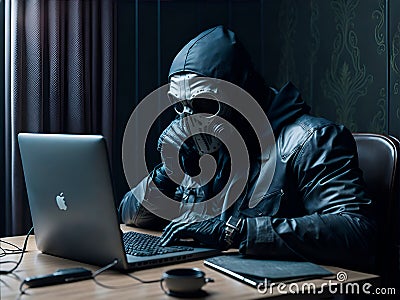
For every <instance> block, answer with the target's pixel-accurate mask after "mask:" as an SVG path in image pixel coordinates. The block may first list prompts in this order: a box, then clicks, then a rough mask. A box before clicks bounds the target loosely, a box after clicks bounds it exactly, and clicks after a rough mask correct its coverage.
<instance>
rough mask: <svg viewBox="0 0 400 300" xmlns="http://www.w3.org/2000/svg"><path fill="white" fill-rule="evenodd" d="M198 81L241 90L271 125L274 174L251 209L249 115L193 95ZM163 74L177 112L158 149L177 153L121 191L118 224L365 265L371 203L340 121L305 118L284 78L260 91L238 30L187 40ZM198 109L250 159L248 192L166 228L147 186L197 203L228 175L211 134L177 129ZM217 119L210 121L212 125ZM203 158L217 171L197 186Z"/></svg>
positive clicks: (281, 255) (257, 252)
mask: <svg viewBox="0 0 400 300" xmlns="http://www.w3.org/2000/svg"><path fill="white" fill-rule="evenodd" d="M205 77H210V78H216V79H221V80H224V81H228V82H231V83H232V84H235V85H237V86H239V87H240V88H242V89H244V90H245V91H247V92H248V93H249V94H250V95H251V96H252V97H253V98H254V99H255V100H256V101H257V102H258V103H259V105H260V106H261V109H262V110H263V111H264V112H265V114H266V115H267V116H268V119H269V122H270V124H271V126H272V130H273V135H274V136H275V140H276V152H275V153H276V168H275V173H274V177H273V179H272V182H271V184H270V186H269V188H267V189H266V190H265V191H263V193H264V196H263V197H262V198H261V201H260V202H259V203H257V205H255V206H253V207H251V206H249V205H248V202H249V199H250V197H251V193H252V191H254V183H255V182H256V180H255V178H257V176H260V174H261V173H260V162H259V158H260V152H261V151H260V146H259V145H258V144H257V137H256V136H255V135H254V132H253V131H252V130H251V126H250V124H249V122H248V121H249V120H246V119H245V118H243V116H241V115H240V113H238V112H237V111H236V110H235V109H232V108H230V107H229V106H228V105H225V104H224V103H219V102H218V101H216V100H215V101H214V100H212V99H203V98H201V97H200V98H199V97H197V96H196V95H195V91H196V90H197V91H198V90H206V89H207V88H209V87H207V82H206V81H204V82H205V86H201V85H202V78H205ZM196 79H198V80H197V81H196ZM169 80H170V91H169V95H170V96H171V97H172V98H174V99H173V100H172V101H174V103H176V105H175V110H176V112H177V114H178V116H177V118H176V119H175V120H174V121H173V122H172V123H171V124H170V125H169V126H168V127H167V128H166V129H165V131H164V132H163V133H162V134H161V136H160V139H159V144H158V146H159V150H160V149H163V147H164V149H168V148H170V149H175V150H176V149H179V161H175V162H174V161H171V160H170V157H168V159H167V160H164V163H163V164H161V165H160V166H158V167H156V168H155V169H154V170H153V172H152V173H151V174H150V175H149V178H150V179H151V180H147V181H143V182H142V183H141V184H139V185H138V186H137V187H135V188H134V189H133V190H132V191H130V192H128V193H127V194H126V195H125V197H124V198H123V200H122V202H121V204H120V207H119V213H120V217H121V220H122V221H123V222H124V223H126V224H129V225H134V226H138V227H153V228H154V227H164V226H166V227H165V229H164V233H163V236H162V241H163V243H164V245H168V244H171V243H173V242H175V241H177V240H179V239H181V238H193V239H194V240H197V241H199V242H201V243H203V244H206V245H208V246H211V247H216V248H220V249H228V248H231V247H238V248H239V251H240V252H241V253H243V254H246V255H254V256H260V257H264V258H269V259H306V260H309V261H314V262H318V263H327V264H336V265H345V266H352V267H364V268H365V267H366V266H369V265H371V264H372V261H373V249H374V248H373V244H374V239H375V234H376V225H375V222H374V220H373V218H372V217H371V216H370V210H371V205H372V203H371V200H370V199H369V198H368V197H367V196H366V194H365V189H364V182H363V179H362V173H361V171H360V169H359V168H358V158H357V150H356V145H355V142H354V139H353V137H352V135H351V133H350V132H349V131H348V130H347V129H346V128H345V127H344V126H342V125H336V124H334V123H333V122H331V121H329V120H326V119H324V118H317V117H314V116H312V115H310V114H309V111H310V108H309V107H308V106H307V105H306V104H305V102H304V101H303V100H302V98H301V96H300V93H299V91H298V90H297V89H296V88H295V87H294V85H293V84H291V83H290V82H289V83H287V84H286V85H285V86H284V87H283V88H282V89H281V90H279V91H276V90H273V89H271V88H268V87H267V86H266V85H265V84H264V81H263V79H262V78H261V77H260V75H259V74H258V73H257V72H256V71H255V69H254V67H253V65H252V63H251V60H250V57H249V55H248V53H247V52H246V51H245V49H244V48H243V46H242V44H241V43H240V41H239V40H238V39H237V36H236V35H235V34H234V33H233V32H231V31H230V30H228V29H226V28H225V27H223V26H218V27H215V28H212V29H209V30H206V31H204V32H203V33H201V34H200V35H199V36H197V37H196V38H194V39H193V40H191V41H190V42H189V43H188V44H187V45H186V46H185V47H184V48H183V49H182V50H181V51H180V52H179V53H178V55H177V56H176V57H175V59H174V61H173V63H172V66H171V69H170V72H169ZM211 90H212V89H211ZM199 112H202V113H203V112H204V113H207V114H209V115H210V116H214V115H219V116H221V118H224V119H227V120H229V121H230V122H231V123H232V124H233V125H234V127H235V128H237V129H238V131H239V132H240V133H241V135H242V136H244V139H245V143H246V145H247V147H248V148H247V149H248V151H249V158H250V161H249V164H250V168H249V174H248V176H247V177H246V178H245V179H246V189H245V192H243V193H242V195H241V197H240V198H239V200H240V201H237V202H235V203H234V204H233V205H232V206H231V207H230V208H229V209H227V210H222V211H221V214H219V215H218V216H215V217H212V218H206V219H204V220H202V221H199V220H198V219H196V218H192V216H190V214H189V215H188V214H185V215H184V216H183V217H181V218H177V219H176V220H173V221H172V222H170V223H169V224H168V221H166V220H163V219H161V218H159V217H157V216H155V215H154V214H153V213H152V212H150V211H149V210H147V209H146V208H145V207H144V206H143V205H142V202H143V201H144V200H145V199H151V197H152V193H153V191H154V190H155V189H158V190H159V191H161V192H162V193H163V194H165V195H167V196H168V197H169V198H171V199H175V200H176V201H178V202H185V203H190V202H193V203H197V202H201V201H204V200H206V199H208V198H210V197H212V196H213V195H215V194H217V193H219V192H220V191H221V190H223V188H224V186H225V185H226V184H227V178H228V177H229V171H230V168H231V161H230V159H229V155H228V154H227V152H228V150H227V149H226V146H225V145H224V143H221V140H220V139H218V135H217V134H216V135H212V134H208V135H207V134H200V133H195V134H191V133H193V132H190V128H193V126H192V127H190V126H186V127H185V124H184V122H183V120H184V116H188V115H189V116H190V115H192V114H195V113H199ZM219 125H220V124H214V125H213V126H214V127H213V128H214V130H215V129H218V128H219V127H218V126H219ZM211 127H212V126H211ZM225 129H226V128H225ZM216 131H218V130H216ZM222 131H224V130H222ZM225 131H229V130H225ZM205 154H207V155H211V156H212V157H213V158H214V159H215V161H216V168H215V174H214V176H213V177H212V178H211V180H209V181H208V182H207V183H206V184H204V185H202V183H201V182H200V183H199V182H198V181H196V180H191V179H192V178H193V177H194V176H196V175H197V174H198V173H199V160H200V158H201V157H202V156H203V155H205ZM167 161H169V162H167ZM179 166H181V167H182V169H183V170H184V174H183V175H182V176H181V177H180V178H178V179H175V180H172V179H171V178H170V176H169V173H171V172H169V171H170V170H171V169H174V168H178V167H179ZM239 178H240V179H239V181H240V180H243V177H240V176H239ZM179 180H181V181H182V184H180V183H179ZM183 183H184V184H183ZM228 192H229V189H228ZM228 194H229V193H228ZM221 203H223V202H221Z"/></svg>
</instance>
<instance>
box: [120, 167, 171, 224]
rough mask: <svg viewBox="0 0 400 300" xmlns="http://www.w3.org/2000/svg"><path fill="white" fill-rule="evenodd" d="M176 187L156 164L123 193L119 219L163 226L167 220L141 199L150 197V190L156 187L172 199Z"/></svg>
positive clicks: (124, 221) (133, 222) (131, 222)
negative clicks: (149, 209) (150, 208)
mask: <svg viewBox="0 0 400 300" xmlns="http://www.w3.org/2000/svg"><path fill="white" fill-rule="evenodd" d="M177 187H178V186H177V185H176V184H175V183H174V182H173V181H172V180H171V179H169V177H168V176H167V175H166V173H165V169H164V166H163V165H160V166H158V167H157V168H155V169H154V170H153V172H151V174H149V175H148V176H147V177H146V178H144V179H143V180H142V181H141V182H140V183H139V184H138V185H137V186H136V187H134V188H133V189H132V190H130V191H129V192H127V193H126V194H125V196H124V197H123V199H122V201H121V204H120V205H119V209H118V213H119V217H120V221H121V222H122V223H125V224H127V225H133V226H136V227H143V228H153V229H160V228H163V227H164V226H165V225H166V224H168V222H167V221H166V220H164V219H162V218H160V217H158V216H156V215H155V214H153V213H151V212H150V211H148V210H147V209H146V208H145V207H144V206H143V205H142V201H144V200H145V199H150V198H151V194H152V190H153V189H156V188H158V189H159V190H160V191H161V192H162V193H164V194H165V195H167V196H168V197H170V198H171V199H174V198H176V192H175V191H176V189H177Z"/></svg>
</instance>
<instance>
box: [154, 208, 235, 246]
mask: <svg viewBox="0 0 400 300" xmlns="http://www.w3.org/2000/svg"><path fill="white" fill-rule="evenodd" d="M199 219H200V218H199V216H196V214H193V213H192V214H185V215H184V216H182V217H179V218H178V219H175V220H173V221H172V222H171V223H170V224H169V225H168V226H167V227H165V229H164V232H163V234H162V236H161V245H162V246H167V245H170V244H172V243H173V242H176V241H178V240H180V239H184V238H193V239H194V240H195V241H198V242H201V243H203V244H205V245H207V246H209V247H213V248H217V249H221V250H226V249H227V248H228V245H227V243H226V242H225V240H224V234H225V230H224V228H225V222H223V221H221V220H220V219H218V218H212V219H208V220H204V221H199Z"/></svg>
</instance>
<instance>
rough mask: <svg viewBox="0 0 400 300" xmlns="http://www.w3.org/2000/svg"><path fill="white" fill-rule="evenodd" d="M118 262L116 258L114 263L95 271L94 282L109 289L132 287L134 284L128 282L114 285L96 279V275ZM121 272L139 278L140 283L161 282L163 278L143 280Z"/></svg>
mask: <svg viewBox="0 0 400 300" xmlns="http://www.w3.org/2000/svg"><path fill="white" fill-rule="evenodd" d="M117 263H118V260H117V259H115V260H114V261H113V262H112V263H110V264H108V265H107V266H105V267H103V268H101V269H99V270H97V271H95V272H94V273H93V280H94V282H95V283H96V284H98V285H100V286H101V287H104V288H107V289H120V288H126V287H131V286H132V284H126V285H121V286H112V285H108V284H104V283H101V282H99V281H98V280H97V279H96V277H97V276H98V275H100V274H101V273H103V272H104V271H106V270H108V269H110V268H112V267H113V266H115V265H116V264H117ZM121 274H124V275H126V276H128V277H130V278H132V279H135V280H137V281H139V282H140V283H143V284H147V283H155V282H160V281H161V279H154V280H142V279H140V278H139V277H136V276H133V275H132V274H127V273H121Z"/></svg>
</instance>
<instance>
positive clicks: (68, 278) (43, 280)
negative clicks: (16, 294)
mask: <svg viewBox="0 0 400 300" xmlns="http://www.w3.org/2000/svg"><path fill="white" fill-rule="evenodd" d="M92 277H93V274H92V271H90V270H87V269H85V268H70V269H61V270H57V271H55V272H54V273H52V274H46V275H39V276H32V277H28V278H25V280H24V284H26V285H27V286H29V287H30V288H34V287H41V286H47V285H53V284H60V283H69V282H74V281H80V280H85V279H91V278H92Z"/></svg>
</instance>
